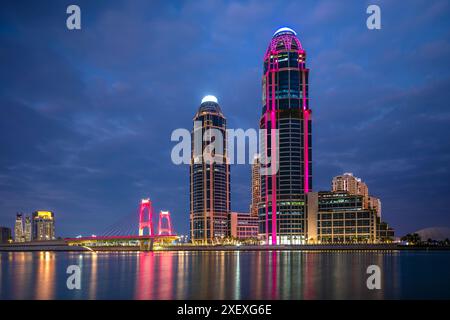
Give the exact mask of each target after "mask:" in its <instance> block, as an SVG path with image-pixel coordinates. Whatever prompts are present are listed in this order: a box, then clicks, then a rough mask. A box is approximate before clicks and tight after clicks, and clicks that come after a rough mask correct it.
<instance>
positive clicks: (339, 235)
mask: <svg viewBox="0 0 450 320" xmlns="http://www.w3.org/2000/svg"><path fill="white" fill-rule="evenodd" d="M307 204H308V227H307V228H308V243H341V244H343V243H380V242H390V241H392V240H393V237H394V230H393V229H392V228H390V227H389V226H388V225H387V223H385V222H382V221H381V220H380V218H379V217H378V216H377V211H376V210H375V209H372V208H364V196H363V195H357V194H356V195H355V194H350V193H349V192H346V191H342V192H329V191H322V192H310V193H309V194H308V200H307Z"/></svg>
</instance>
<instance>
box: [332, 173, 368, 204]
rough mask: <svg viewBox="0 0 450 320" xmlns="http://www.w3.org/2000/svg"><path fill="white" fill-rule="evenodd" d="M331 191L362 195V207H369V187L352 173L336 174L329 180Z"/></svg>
mask: <svg viewBox="0 0 450 320" xmlns="http://www.w3.org/2000/svg"><path fill="white" fill-rule="evenodd" d="M331 191H333V192H342V191H345V192H348V193H350V194H352V195H361V196H363V197H364V198H363V207H364V209H368V208H369V189H368V188H367V185H366V184H365V183H364V182H363V181H362V180H361V179H360V178H357V177H355V176H353V173H350V172H346V173H344V174H343V175H340V176H336V177H334V178H333V180H332V182H331Z"/></svg>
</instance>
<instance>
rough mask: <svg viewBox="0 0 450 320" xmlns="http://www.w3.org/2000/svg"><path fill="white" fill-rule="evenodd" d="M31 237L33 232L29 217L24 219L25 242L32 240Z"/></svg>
mask: <svg viewBox="0 0 450 320" xmlns="http://www.w3.org/2000/svg"><path fill="white" fill-rule="evenodd" d="M32 236H33V231H32V223H31V217H29V216H26V217H25V233H24V238H25V241H31V240H32V239H33V237H32Z"/></svg>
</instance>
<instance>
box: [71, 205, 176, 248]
mask: <svg viewBox="0 0 450 320" xmlns="http://www.w3.org/2000/svg"><path fill="white" fill-rule="evenodd" d="M153 217H154V214H153V205H152V201H150V199H142V200H141V204H140V206H139V225H138V228H137V234H134V233H135V232H136V228H135V227H132V228H131V232H126V231H124V230H123V228H116V227H112V228H110V229H109V230H108V231H106V232H104V233H103V234H102V235H98V236H97V235H92V236H89V237H76V238H65V239H64V240H65V242H66V243H67V244H68V245H70V246H83V247H87V248H90V249H92V248H91V247H100V246H111V247H115V246H117V247H120V246H122V247H123V246H139V249H140V250H144V251H148V250H153V248H154V245H155V244H157V245H159V246H162V245H166V244H170V243H172V242H173V241H175V240H177V239H178V236H177V235H176V234H175V233H174V232H173V228H172V219H171V218H170V212H169V211H160V212H159V219H158V230H157V232H156V233H155V231H154V227H153V226H154V224H153ZM120 227H123V225H120ZM146 231H147V232H146ZM127 233H131V234H127Z"/></svg>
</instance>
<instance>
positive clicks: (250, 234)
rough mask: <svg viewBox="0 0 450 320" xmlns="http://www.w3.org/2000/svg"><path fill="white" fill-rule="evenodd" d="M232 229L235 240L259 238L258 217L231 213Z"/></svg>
mask: <svg viewBox="0 0 450 320" xmlns="http://www.w3.org/2000/svg"><path fill="white" fill-rule="evenodd" d="M230 227H231V236H232V237H233V238H236V239H239V240H244V239H252V238H254V239H256V238H257V237H258V217H257V216H254V215H251V214H249V213H242V212H231V217H230Z"/></svg>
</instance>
